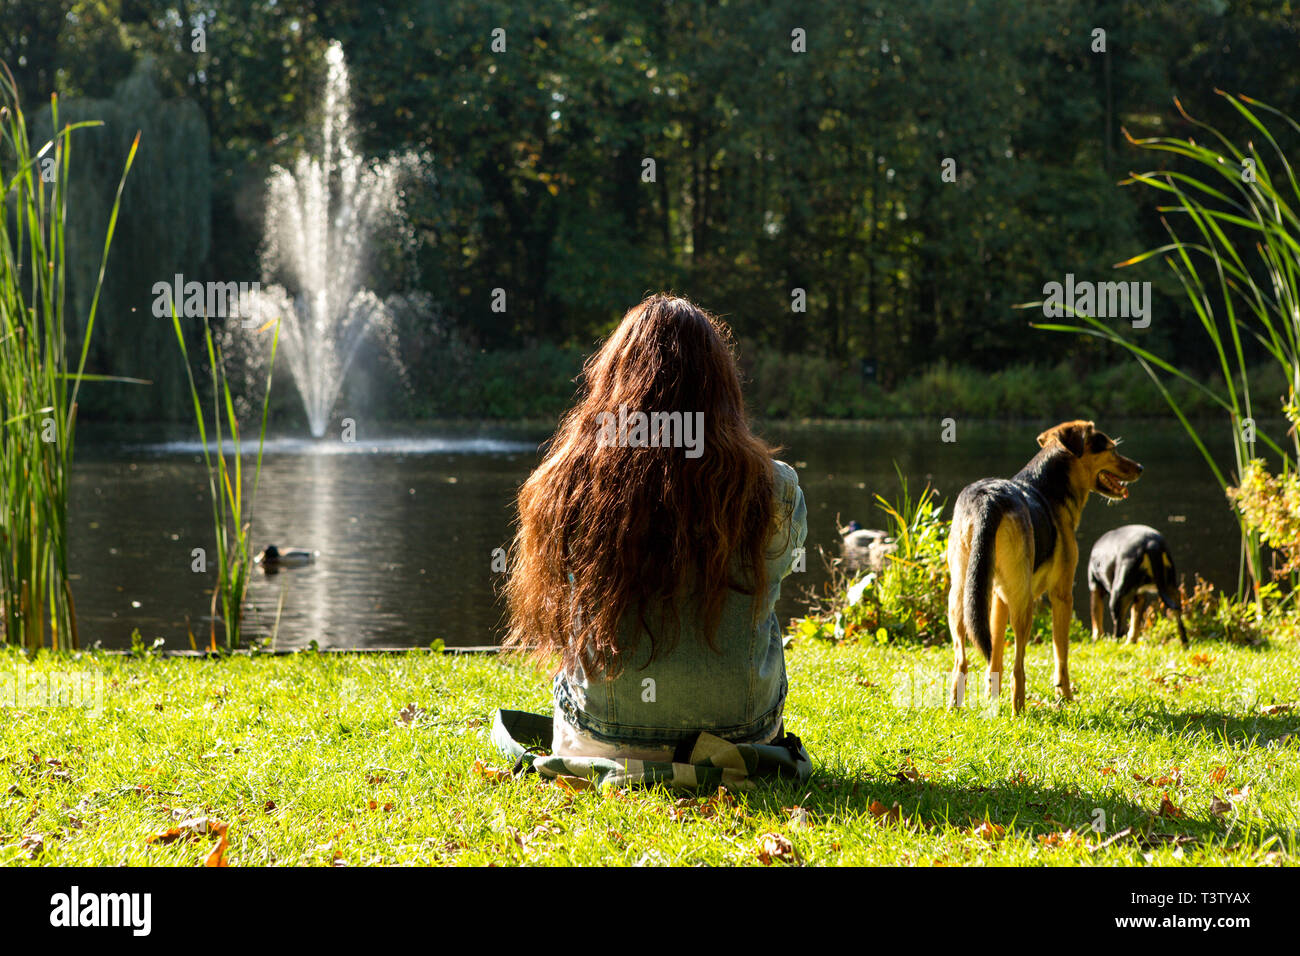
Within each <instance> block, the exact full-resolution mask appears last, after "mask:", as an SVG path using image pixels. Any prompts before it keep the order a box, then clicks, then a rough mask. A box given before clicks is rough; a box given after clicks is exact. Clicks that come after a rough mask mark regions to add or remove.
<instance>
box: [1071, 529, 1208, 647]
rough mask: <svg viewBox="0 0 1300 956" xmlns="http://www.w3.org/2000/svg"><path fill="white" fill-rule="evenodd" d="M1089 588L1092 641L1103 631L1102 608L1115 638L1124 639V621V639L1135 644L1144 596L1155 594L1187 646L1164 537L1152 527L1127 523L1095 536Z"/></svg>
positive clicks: (1144, 608)
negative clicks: (1171, 615)
mask: <svg viewBox="0 0 1300 956" xmlns="http://www.w3.org/2000/svg"><path fill="white" fill-rule="evenodd" d="M1088 589H1089V590H1090V591H1091V592H1092V637H1093V640H1096V639H1097V637H1099V636H1100V634H1101V632H1102V614H1103V611H1102V608H1103V606H1106V607H1109V608H1110V617H1111V623H1112V624H1113V626H1114V634H1115V637H1117V638H1122V637H1123V636H1124V619H1125V618H1128V619H1129V621H1128V640H1129V643H1130V644H1136V643H1137V640H1138V634H1139V632H1140V631H1141V629H1142V612H1143V611H1144V610H1146V600H1147V596H1148V595H1151V594H1155V595H1157V596H1158V597H1159V598H1160V600H1161V601H1162V602H1164V605H1165V607H1166V608H1168V609H1169V610H1170V611H1173V612H1174V620H1175V621H1176V622H1177V623H1178V636H1179V638H1181V639H1182V642H1183V647H1186V646H1187V632H1186V631H1185V630H1184V629H1183V603H1182V600H1181V598H1180V597H1179V594H1178V575H1177V574H1176V573H1175V572H1174V559H1173V558H1171V557H1170V556H1169V546H1168V545H1167V544H1166V543H1165V539H1164V535H1162V534H1161V533H1160V532H1159V531H1157V530H1156V529H1155V528H1148V527H1147V526H1146V525H1144V524H1128V525H1124V527H1122V528H1116V529H1115V530H1114V531H1107V532H1106V533H1105V534H1103V535H1102V536H1101V537H1100V538H1098V539H1097V543H1096V544H1094V545H1093V546H1092V556H1091V557H1090V558H1089V559H1088Z"/></svg>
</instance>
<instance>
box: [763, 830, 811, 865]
mask: <svg viewBox="0 0 1300 956" xmlns="http://www.w3.org/2000/svg"><path fill="white" fill-rule="evenodd" d="M758 859H759V862H760V863H762V864H763V865H764V866H771V865H772V863H773V862H774V861H777V862H781V863H794V864H798V863H800V862H801V861H802V860H801V857H800V856H799V851H798V850H796V849H795V846H794V844H793V843H791V842H790V839H789V837H784V836H782V835H781V834H779V833H764V834H763V835H762V836H761V837H759V838H758Z"/></svg>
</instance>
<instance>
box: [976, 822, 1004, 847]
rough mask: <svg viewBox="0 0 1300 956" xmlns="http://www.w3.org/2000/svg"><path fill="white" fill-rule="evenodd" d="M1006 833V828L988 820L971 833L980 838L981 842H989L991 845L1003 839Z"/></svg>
mask: <svg viewBox="0 0 1300 956" xmlns="http://www.w3.org/2000/svg"><path fill="white" fill-rule="evenodd" d="M1006 832H1007V831H1006V828H1005V827H1001V826H998V824H996V823H991V822H989V821H988V820H985V821H984V822H983V823H981V824H980V825H979V826H977V827H975V828H974V829H972V830H971V833H973V834H974V835H975V836H977V837H979V838H980V839H981V840H987V841H988V842H990V843H993V842H995V841H997V840H1001V839H1002V837H1003V836H1005V835H1006Z"/></svg>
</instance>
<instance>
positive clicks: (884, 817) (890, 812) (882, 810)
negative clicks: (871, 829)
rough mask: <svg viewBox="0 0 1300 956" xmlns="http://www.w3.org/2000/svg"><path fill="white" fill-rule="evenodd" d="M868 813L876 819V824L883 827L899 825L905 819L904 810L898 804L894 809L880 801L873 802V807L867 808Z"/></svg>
mask: <svg viewBox="0 0 1300 956" xmlns="http://www.w3.org/2000/svg"><path fill="white" fill-rule="evenodd" d="M867 812H868V813H870V814H871V815H872V816H873V817H875V818H876V822H877V823H879V824H880V825H881V826H884V825H885V824H887V823H898V822H899V821H900V820H901V819H902V818H903V810H902V808H901V807H900V806H899V805H898V803H897V802H895V803H894V805H893V806H892V807H887V806H885V805H884V804H883V803H881V802H880V801H879V800H872V801H871V806H869V807H867Z"/></svg>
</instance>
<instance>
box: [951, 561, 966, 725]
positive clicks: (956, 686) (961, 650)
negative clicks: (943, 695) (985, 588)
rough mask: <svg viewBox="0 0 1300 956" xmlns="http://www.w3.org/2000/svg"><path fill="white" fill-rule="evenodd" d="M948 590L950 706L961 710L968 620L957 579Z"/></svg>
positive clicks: (964, 679) (963, 694) (963, 692)
mask: <svg viewBox="0 0 1300 956" xmlns="http://www.w3.org/2000/svg"><path fill="white" fill-rule="evenodd" d="M953 580H954V584H953V586H952V587H951V588H950V589H949V590H948V630H949V631H950V632H951V633H952V650H953V661H952V683H951V692H950V696H949V704H950V705H951V706H952V709H953V710H959V709H960V708H961V705H962V700H963V698H964V697H965V696H966V620H965V618H963V617H962V608H961V605H962V595H961V590H960V589H959V588H958V586H957V584H956V583H955V582H956V578H955V577H954V579H953Z"/></svg>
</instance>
